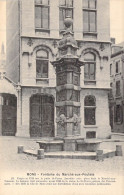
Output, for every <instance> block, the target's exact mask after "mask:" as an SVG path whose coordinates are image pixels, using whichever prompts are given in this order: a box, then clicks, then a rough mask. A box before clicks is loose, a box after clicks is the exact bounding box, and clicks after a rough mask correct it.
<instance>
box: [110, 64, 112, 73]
mask: <svg viewBox="0 0 124 195" xmlns="http://www.w3.org/2000/svg"><path fill="white" fill-rule="evenodd" d="M110 75H112V64H110Z"/></svg>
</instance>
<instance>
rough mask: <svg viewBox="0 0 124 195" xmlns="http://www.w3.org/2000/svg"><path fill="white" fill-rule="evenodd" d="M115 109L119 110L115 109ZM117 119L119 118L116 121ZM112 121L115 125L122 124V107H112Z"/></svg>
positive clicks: (118, 105)
mask: <svg viewBox="0 0 124 195" xmlns="http://www.w3.org/2000/svg"><path fill="white" fill-rule="evenodd" d="M117 107H118V108H119V109H117ZM118 112H119V113H118ZM118 115H119V117H117V116H118ZM118 118H119V120H118ZM114 119H115V120H114V122H115V123H116V124H122V123H123V107H122V105H120V104H117V105H115V107H114Z"/></svg>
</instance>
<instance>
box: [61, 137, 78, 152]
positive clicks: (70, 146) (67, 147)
mask: <svg viewBox="0 0 124 195" xmlns="http://www.w3.org/2000/svg"><path fill="white" fill-rule="evenodd" d="M76 150H77V144H76V141H75V140H74V139H68V138H66V139H64V151H76Z"/></svg>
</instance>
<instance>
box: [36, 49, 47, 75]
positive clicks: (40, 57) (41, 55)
mask: <svg viewBox="0 0 124 195" xmlns="http://www.w3.org/2000/svg"><path fill="white" fill-rule="evenodd" d="M36 78H37V79H40V78H48V53H47V52H46V51H44V50H39V51H37V53H36Z"/></svg>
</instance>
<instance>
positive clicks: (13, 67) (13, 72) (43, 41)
mask: <svg viewBox="0 0 124 195" xmlns="http://www.w3.org/2000/svg"><path fill="white" fill-rule="evenodd" d="M67 16H70V17H72V19H73V26H72V30H73V31H74V38H75V40H76V41H77V43H78V57H79V58H80V59H81V60H82V61H84V63H85V65H84V66H83V67H81V75H80V86H81V91H80V100H79V101H80V104H81V109H80V115H81V136H83V137H85V138H86V137H87V138H105V137H109V135H110V133H111V128H110V125H109V104H108V93H109V90H110V76H109V75H110V69H109V64H110V52H111V49H110V48H111V45H110V18H109V1H108V0H78V1H77V0H26V1H25V0H16V1H11V0H10V1H7V69H6V71H7V77H8V78H10V79H11V80H12V81H13V82H14V83H16V85H17V131H16V134H15V135H16V136H25V137H30V136H31V137H52V136H56V135H57V131H56V128H57V127H56V108H55V105H56V74H55V68H54V67H53V66H52V63H51V62H52V61H55V59H56V57H57V55H58V47H57V46H58V42H59V41H60V39H61V38H62V34H63V32H64V19H65V17H67ZM63 52H64V51H63ZM60 82H61V79H60ZM75 82H76V80H75ZM61 85H63V84H62V83H61ZM74 95H76V94H73V96H74ZM62 109H63V108H62ZM77 114H78V110H77Z"/></svg>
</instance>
